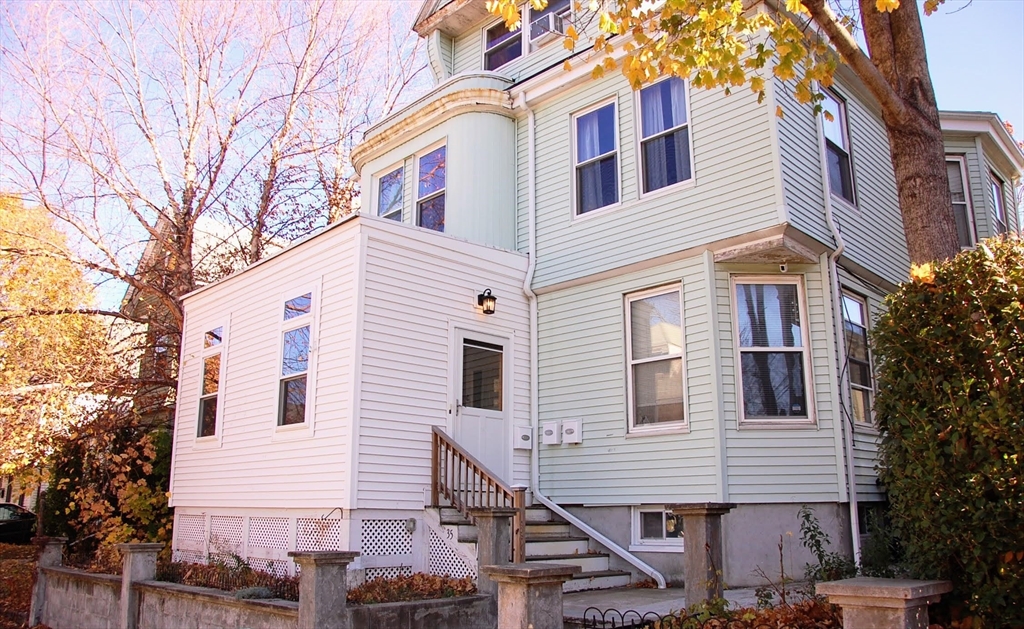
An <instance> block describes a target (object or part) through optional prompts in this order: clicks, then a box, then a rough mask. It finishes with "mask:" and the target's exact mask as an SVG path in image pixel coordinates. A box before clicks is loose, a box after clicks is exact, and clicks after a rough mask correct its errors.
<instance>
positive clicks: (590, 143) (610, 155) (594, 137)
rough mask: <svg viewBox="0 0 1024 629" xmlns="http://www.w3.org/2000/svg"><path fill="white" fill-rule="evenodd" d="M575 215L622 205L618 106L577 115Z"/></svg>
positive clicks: (613, 105) (607, 106)
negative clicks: (617, 119)
mask: <svg viewBox="0 0 1024 629" xmlns="http://www.w3.org/2000/svg"><path fill="white" fill-rule="evenodd" d="M574 126H575V129H576V158H575V162H576V214H586V213H587V212H591V211H593V210H596V209H598V208H602V207H605V206H608V205H613V204H615V203H618V202H619V160H618V144H619V142H618V138H617V137H616V136H617V135H618V134H617V131H616V123H615V103H608V104H607V105H602V106H601V107H598V108H597V109H592V110H590V111H588V112H586V113H582V114H579V115H577V116H576V118H575V121H574Z"/></svg>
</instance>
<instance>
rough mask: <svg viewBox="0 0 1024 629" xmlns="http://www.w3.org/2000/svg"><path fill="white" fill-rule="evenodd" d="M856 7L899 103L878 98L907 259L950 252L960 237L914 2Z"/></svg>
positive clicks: (869, 2) (866, 1)
mask: <svg viewBox="0 0 1024 629" xmlns="http://www.w3.org/2000/svg"><path fill="white" fill-rule="evenodd" d="M860 8H861V16H862V21H863V24H864V35H865V40H866V41H867V44H868V50H869V51H870V55H871V61H872V62H873V63H874V65H875V67H876V68H878V70H879V71H880V72H881V73H882V75H883V76H884V77H885V80H886V82H887V83H888V84H889V85H890V86H891V87H892V89H893V91H894V92H895V93H896V96H897V97H898V98H899V99H900V100H901V101H902V105H903V106H902V107H893V106H887V104H886V103H885V102H882V119H883V121H884V122H885V127H886V131H887V133H888V136H889V145H890V149H891V156H892V166H893V171H894V173H895V175H896V190H897V193H898V195H899V203H900V211H901V213H902V215H903V231H904V234H905V236H906V240H907V252H908V253H909V254H910V262H911V263H913V264H923V263H925V262H932V261H937V260H945V259H948V258H951V257H953V256H955V255H956V254H957V253H959V252H960V243H959V240H958V238H957V234H956V221H955V218H954V216H953V205H952V201H951V199H950V196H949V180H948V178H947V175H946V161H945V146H944V144H943V141H942V130H941V128H940V127H939V111H938V107H937V106H936V104H935V92H934V90H933V89H932V83H931V77H930V75H929V73H928V60H927V58H926V56H925V47H924V32H923V30H922V29H921V16H920V14H919V13H918V8H917V3H916V2H914V1H913V0H903V2H901V3H900V6H899V8H898V9H896V10H895V11H893V12H892V13H880V12H879V11H878V9H877V8H876V7H875V0H861V2H860Z"/></svg>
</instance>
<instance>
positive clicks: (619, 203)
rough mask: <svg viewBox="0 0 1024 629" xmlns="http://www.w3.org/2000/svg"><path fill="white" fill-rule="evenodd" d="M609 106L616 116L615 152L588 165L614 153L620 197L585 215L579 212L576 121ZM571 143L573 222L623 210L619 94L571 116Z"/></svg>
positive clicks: (595, 159) (591, 160)
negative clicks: (614, 210) (615, 210)
mask: <svg viewBox="0 0 1024 629" xmlns="http://www.w3.org/2000/svg"><path fill="white" fill-rule="evenodd" d="M609 104H610V105H612V108H613V111H614V114H613V116H612V120H613V121H614V126H615V131H614V136H615V150H614V151H612V152H609V153H602V154H601V155H598V156H597V157H594V158H593V159H589V160H587V162H586V163H587V164H590V163H593V162H595V161H598V160H601V159H603V158H605V157H607V156H609V155H611V154H612V153H614V154H615V177H616V184H615V185H616V186H617V190H618V197H619V198H618V200H617V201H616V202H615V203H609V204H608V205H603V206H601V207H599V208H596V209H593V210H591V211H589V212H585V213H582V214H581V213H579V211H578V210H579V198H578V195H579V190H578V184H577V182H576V179H577V177H576V171H577V170H578V169H579V166H580V165H581V164H580V163H578V162H577V160H576V151H577V142H576V120H577V119H578V118H580V117H581V116H585V115H587V114H589V113H591V112H594V111H597V110H598V109H601V108H602V107H606V106H608V105H609ZM570 142H571V144H572V150H571V151H570V155H571V157H570V159H571V161H572V164H571V170H570V176H571V183H570V189H571V191H572V202H571V203H572V207H571V208H570V209H569V211H570V212H572V222H576V221H582V220H586V219H588V218H590V217H592V216H596V215H600V214H604V213H605V212H608V211H611V210H613V209H618V208H621V207H622V196H623V195H622V146H621V144H622V142H621V138H620V137H619V96H618V94H614V95H612V96H610V97H608V98H605V99H604V100H602V101H600V102H598V103H595V104H593V105H590V106H589V107H587V108H586V109H581V110H579V111H577V112H575V113H574V114H572V116H571V123H570Z"/></svg>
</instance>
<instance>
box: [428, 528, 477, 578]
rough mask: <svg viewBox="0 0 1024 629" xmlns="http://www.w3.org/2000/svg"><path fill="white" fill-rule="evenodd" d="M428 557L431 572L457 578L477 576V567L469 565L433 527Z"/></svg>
mask: <svg viewBox="0 0 1024 629" xmlns="http://www.w3.org/2000/svg"><path fill="white" fill-rule="evenodd" d="M428 557H429V559H428V565H429V567H430V574H439V575H448V576H450V577H455V578H456V579H461V578H462V577H472V578H474V579H475V578H476V567H475V566H471V565H469V564H468V563H467V562H466V561H465V560H464V559H463V558H462V557H460V556H459V554H458V553H456V552H455V551H454V550H453V549H452V548H451V546H449V545H448V542H446V541H445V540H444V539H443V538H442V537H441V536H439V535H438V534H437V533H435V532H434V531H433V529H431V531H430V554H429V555H428Z"/></svg>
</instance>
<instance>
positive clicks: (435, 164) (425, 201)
mask: <svg viewBox="0 0 1024 629" xmlns="http://www.w3.org/2000/svg"><path fill="white" fill-rule="evenodd" d="M417 163H418V169H417V186H416V224H417V225H419V226H420V227H426V228H427V229H433V230H434V231H439V232H443V231H444V202H445V190H446V185H447V182H446V176H445V171H446V170H447V168H448V163H447V146H439V147H437V148H436V149H433V150H432V151H430V152H428V153H425V154H423V155H420V157H419V160H418V162H417Z"/></svg>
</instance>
